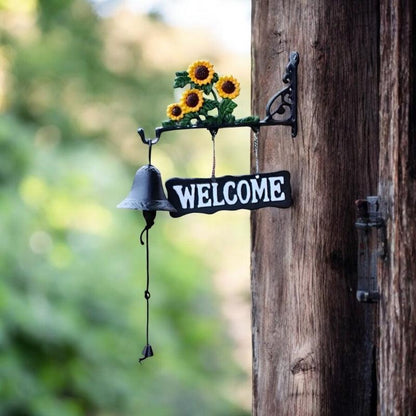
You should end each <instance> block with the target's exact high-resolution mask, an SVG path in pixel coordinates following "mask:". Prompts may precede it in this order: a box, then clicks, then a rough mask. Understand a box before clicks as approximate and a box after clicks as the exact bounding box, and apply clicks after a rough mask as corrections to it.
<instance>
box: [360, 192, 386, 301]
mask: <svg viewBox="0 0 416 416" xmlns="http://www.w3.org/2000/svg"><path fill="white" fill-rule="evenodd" d="M355 204H356V207H357V222H356V223H355V227H356V229H357V232H358V259H357V267H358V270H357V272H358V281H357V300H358V301H359V302H365V303H374V302H378V301H379V299H380V293H379V290H378V284H377V263H378V260H379V259H385V258H386V256H387V236H386V224H385V221H384V219H383V218H381V216H380V212H379V210H378V209H379V202H378V197H377V196H368V197H367V198H366V199H359V200H358V201H356V202H355Z"/></svg>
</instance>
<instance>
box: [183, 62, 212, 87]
mask: <svg viewBox="0 0 416 416" xmlns="http://www.w3.org/2000/svg"><path fill="white" fill-rule="evenodd" d="M188 74H189V78H191V80H192V82H194V83H195V84H197V85H205V84H209V83H210V82H211V81H212V78H213V77H214V66H213V65H212V64H211V63H210V62H209V61H195V62H194V63H192V64H191V65H189V67H188Z"/></svg>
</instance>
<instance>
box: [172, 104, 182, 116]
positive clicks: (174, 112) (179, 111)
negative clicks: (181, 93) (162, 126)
mask: <svg viewBox="0 0 416 416" xmlns="http://www.w3.org/2000/svg"><path fill="white" fill-rule="evenodd" d="M171 113H172V115H173V116H175V117H178V116H180V115H181V114H182V109H181V108H180V107H179V106H178V105H175V107H173V108H172V110H171Z"/></svg>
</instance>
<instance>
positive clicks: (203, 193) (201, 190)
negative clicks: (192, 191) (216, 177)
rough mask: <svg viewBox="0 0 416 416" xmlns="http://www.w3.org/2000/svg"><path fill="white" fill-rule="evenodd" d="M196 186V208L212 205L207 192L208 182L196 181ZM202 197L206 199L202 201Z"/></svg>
mask: <svg viewBox="0 0 416 416" xmlns="http://www.w3.org/2000/svg"><path fill="white" fill-rule="evenodd" d="M196 187H197V189H198V208H205V207H210V206H211V205H212V203H211V200H210V199H209V193H208V189H209V188H210V184H209V183H197V184H196ZM204 188H205V189H204ZM204 199H205V200H206V201H204Z"/></svg>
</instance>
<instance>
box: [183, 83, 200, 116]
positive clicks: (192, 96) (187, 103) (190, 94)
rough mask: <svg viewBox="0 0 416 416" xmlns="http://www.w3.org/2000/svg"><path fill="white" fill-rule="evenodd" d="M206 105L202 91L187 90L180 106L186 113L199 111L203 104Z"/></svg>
mask: <svg viewBox="0 0 416 416" xmlns="http://www.w3.org/2000/svg"><path fill="white" fill-rule="evenodd" d="M203 103H204V98H203V96H202V91H201V90H197V89H195V88H194V89H192V90H187V91H185V92H184V93H183V94H182V98H181V101H180V104H181V106H182V108H183V109H184V112H185V113H190V112H195V111H198V110H199V109H200V108H201V107H202V104H203Z"/></svg>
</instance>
